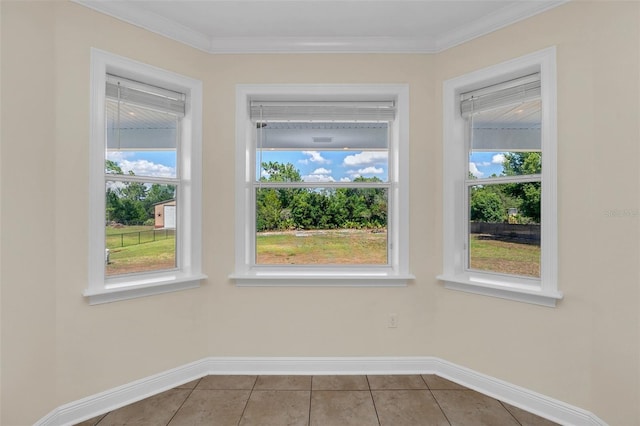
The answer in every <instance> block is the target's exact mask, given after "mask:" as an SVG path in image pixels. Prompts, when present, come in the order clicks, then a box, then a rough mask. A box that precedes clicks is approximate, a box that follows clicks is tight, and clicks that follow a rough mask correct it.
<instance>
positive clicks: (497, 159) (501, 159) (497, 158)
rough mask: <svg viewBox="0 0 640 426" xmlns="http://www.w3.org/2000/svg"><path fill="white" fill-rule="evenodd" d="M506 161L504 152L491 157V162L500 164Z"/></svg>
mask: <svg viewBox="0 0 640 426" xmlns="http://www.w3.org/2000/svg"><path fill="white" fill-rule="evenodd" d="M502 163H504V154H496V155H494V156H493V157H492V158H491V164H500V165H502Z"/></svg>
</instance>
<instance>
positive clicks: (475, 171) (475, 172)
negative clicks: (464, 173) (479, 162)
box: [469, 162, 484, 178]
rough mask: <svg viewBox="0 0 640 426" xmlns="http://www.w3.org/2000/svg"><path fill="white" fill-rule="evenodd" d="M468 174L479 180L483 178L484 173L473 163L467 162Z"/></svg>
mask: <svg viewBox="0 0 640 426" xmlns="http://www.w3.org/2000/svg"><path fill="white" fill-rule="evenodd" d="M469 172H471V174H472V175H474V176H475V177H477V178H481V177H482V176H484V173H482V172H481V171H480V170H478V167H477V166H476V163H474V162H469Z"/></svg>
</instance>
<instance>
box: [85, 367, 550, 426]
mask: <svg viewBox="0 0 640 426" xmlns="http://www.w3.org/2000/svg"><path fill="white" fill-rule="evenodd" d="M554 424H555V423H553V422H550V421H548V420H545V419H542V418H540V417H538V416H535V415H533V414H531V413H528V412H526V411H523V410H520V409H518V408H516V407H513V406H511V405H509V404H506V403H504V402H500V401H498V400H496V399H493V398H490V397H488V396H485V395H483V394H480V393H478V392H475V391H473V390H470V389H467V388H465V387H463V386H460V385H458V384H456V383H453V382H451V381H449V380H446V379H443V378H441V377H438V376H435V375H432V374H423V375H386V376H373V375H372V376H206V377H203V378H202V379H199V380H195V381H193V382H190V383H187V384H184V385H182V386H178V387H177V388H174V389H171V390H168V391H166V392H163V393H160V394H158V395H155V396H152V397H150V398H147V399H144V400H142V401H139V402H136V403H134V404H131V405H127V406H125V407H122V408H120V409H118V410H115V411H112V412H110V413H107V414H105V415H102V416H99V417H96V418H94V419H91V420H87V421H86V422H82V423H79V425H81V426H89V425H91V426H94V425H98V426H112V425H136V426H160V425H162V426H164V425H169V426H182V425H194V426H196V425H216V426H223V425H233V426H251V425H260V426H269V425H273V426H285V425H310V426H350V425H354V426H369V425H376V426H385V425H391V426H403V425H407V426H420V425H434V426H436V425H437V426H440V425H443V426H444V425H473V426H477V425H490V426H501V425H515V426H517V425H523V426H537V425H554Z"/></svg>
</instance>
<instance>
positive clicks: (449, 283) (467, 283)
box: [436, 274, 563, 308]
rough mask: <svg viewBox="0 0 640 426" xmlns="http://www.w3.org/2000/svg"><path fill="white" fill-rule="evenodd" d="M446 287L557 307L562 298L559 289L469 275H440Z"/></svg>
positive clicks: (439, 277) (438, 277)
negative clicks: (491, 280) (547, 288)
mask: <svg viewBox="0 0 640 426" xmlns="http://www.w3.org/2000/svg"><path fill="white" fill-rule="evenodd" d="M436 278H437V279H439V280H440V281H443V282H444V283H445V284H444V286H445V288H448V289H450V290H457V291H464V292H467V293H474V294H480V295H483V296H491V297H498V298H501V299H507V300H515V301H518V302H524V303H531V304H534V305H542V306H547V307H552V308H553V307H555V306H556V302H557V301H558V300H560V299H562V297H563V296H562V293H561V292H559V291H544V290H542V289H540V288H539V287H536V286H525V285H521V284H509V283H505V282H494V283H492V282H490V281H489V280H485V279H482V280H480V279H473V278H472V277H469V276H468V275H446V274H445V275H438V276H437V277H436Z"/></svg>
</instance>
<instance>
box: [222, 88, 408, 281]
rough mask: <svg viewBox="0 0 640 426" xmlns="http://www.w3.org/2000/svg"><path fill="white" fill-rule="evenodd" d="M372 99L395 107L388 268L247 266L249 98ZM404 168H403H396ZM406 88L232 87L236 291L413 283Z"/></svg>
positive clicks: (251, 209) (250, 210)
mask: <svg viewBox="0 0 640 426" xmlns="http://www.w3.org/2000/svg"><path fill="white" fill-rule="evenodd" d="M256 97H261V98H262V99H267V98H273V99H274V100H282V99H283V98H290V99H302V98H305V97H307V98H313V100H319V99H323V98H324V99H346V100H348V99H359V100H361V99H376V98H378V99H376V100H379V98H381V97H388V98H391V99H395V100H396V102H397V117H396V120H395V121H394V124H393V126H392V130H391V132H392V135H393V136H392V137H393V140H394V141H395V142H393V143H392V144H391V145H390V147H389V151H390V156H389V157H390V161H393V162H394V164H389V172H390V175H389V183H390V188H389V193H390V194H391V192H392V191H393V192H394V194H393V197H392V198H393V204H394V205H393V207H392V208H393V214H391V212H390V214H389V223H388V235H389V236H390V238H392V240H391V241H390V250H391V252H390V253H389V265H385V266H368V265H364V266H348V267H343V266H340V265H337V266H336V265H327V266H301V265H298V266H277V265H258V266H256V265H253V264H252V263H253V262H251V256H253V253H252V247H253V245H252V244H251V239H252V238H253V234H252V232H253V229H254V227H253V226H252V225H251V224H252V221H253V216H254V210H255V206H252V200H253V197H252V190H253V183H252V182H251V178H252V172H251V171H252V169H253V168H254V167H255V164H254V163H253V162H252V159H253V156H252V155H251V152H252V149H253V143H252V138H253V126H252V125H251V120H250V104H251V99H252V98H256ZM400 165H402V166H403V167H400ZM408 166H409V87H408V85H406V84H376V85H360V84H344V85H343V84H300V85H297V84H256V85H244V84H241V85H237V86H236V177H235V178H236V204H235V208H236V225H235V227H236V229H235V240H236V249H235V272H234V273H232V274H231V275H230V276H229V278H230V279H231V280H233V281H234V282H235V283H236V285H238V286H405V285H406V284H407V282H408V281H410V280H413V279H415V277H414V276H413V275H412V274H410V273H409V241H408V239H409V208H408V207H409V201H408V200H409V167H408Z"/></svg>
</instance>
